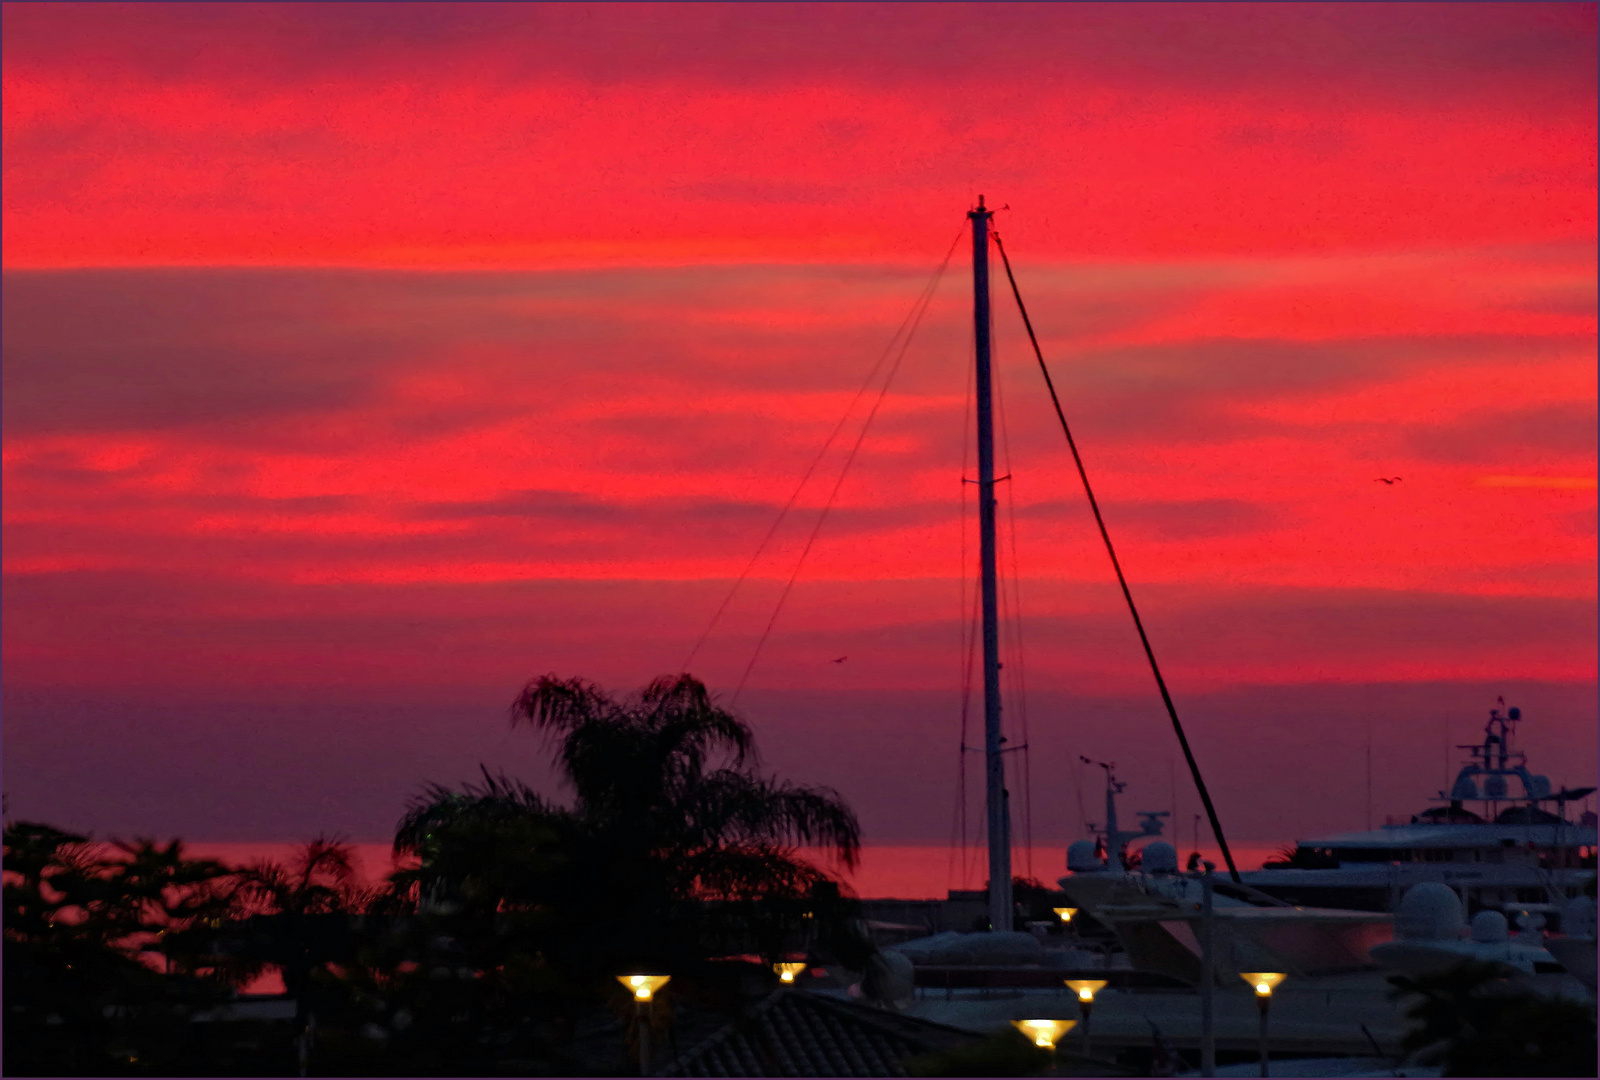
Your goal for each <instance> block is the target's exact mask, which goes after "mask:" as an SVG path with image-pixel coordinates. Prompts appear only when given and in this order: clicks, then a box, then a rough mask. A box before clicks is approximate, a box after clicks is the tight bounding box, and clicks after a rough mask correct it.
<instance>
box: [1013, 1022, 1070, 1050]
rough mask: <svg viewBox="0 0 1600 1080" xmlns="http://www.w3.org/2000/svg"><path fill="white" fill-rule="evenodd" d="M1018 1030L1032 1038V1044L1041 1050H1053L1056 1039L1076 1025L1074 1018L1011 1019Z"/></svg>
mask: <svg viewBox="0 0 1600 1080" xmlns="http://www.w3.org/2000/svg"><path fill="white" fill-rule="evenodd" d="M1011 1023H1012V1026H1014V1027H1015V1028H1016V1029H1017V1030H1018V1031H1020V1032H1022V1033H1023V1034H1024V1035H1026V1036H1027V1037H1028V1038H1030V1039H1032V1040H1033V1045H1035V1046H1037V1047H1039V1048H1040V1049H1043V1050H1054V1049H1055V1048H1056V1040H1057V1039H1059V1038H1061V1036H1063V1035H1065V1034H1066V1033H1067V1032H1069V1031H1071V1030H1072V1029H1073V1028H1074V1027H1075V1026H1077V1023H1078V1022H1077V1021H1076V1020H1013V1021H1011Z"/></svg>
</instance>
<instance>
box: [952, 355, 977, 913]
mask: <svg viewBox="0 0 1600 1080" xmlns="http://www.w3.org/2000/svg"><path fill="white" fill-rule="evenodd" d="M976 348H977V343H976V342H969V343H968V350H967V353H968V356H967V359H968V363H967V368H966V370H967V379H966V386H967V397H966V403H965V404H964V405H963V406H962V410H961V475H960V481H961V484H960V486H961V516H960V523H961V562H960V564H959V571H958V573H957V574H956V582H957V586H956V623H957V625H958V626H959V627H960V638H961V641H960V645H961V651H960V653H959V654H958V657H957V660H958V663H959V664H960V665H961V668H960V670H961V671H962V678H961V742H960V744H959V745H958V746H957V747H956V804H957V805H956V815H957V818H958V820H959V821H960V825H961V842H960V848H959V850H960V852H961V878H960V884H959V887H960V888H963V889H964V888H966V887H967V724H968V717H969V716H970V710H971V704H972V651H971V647H970V646H969V644H968V638H969V636H970V635H971V633H972V620H971V619H969V618H968V617H967V462H968V455H969V454H970V453H971V447H970V446H969V445H968V443H967V436H968V434H969V433H970V431H971V427H972V405H973V385H972V384H973V380H974V379H976V378H977V370H976V367H977V365H976V364H975V363H974V362H973V350H975V349H976ZM954 834H955V823H954V822H952V823H951V837H950V854H949V860H948V863H949V876H950V877H954V876H955V874H954V870H955V861H956V854H955V853H956V851H957V847H956V837H955V835H954Z"/></svg>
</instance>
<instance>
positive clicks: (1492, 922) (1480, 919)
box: [1472, 910, 1511, 945]
mask: <svg viewBox="0 0 1600 1080" xmlns="http://www.w3.org/2000/svg"><path fill="white" fill-rule="evenodd" d="M1510 938H1511V932H1510V930H1509V928H1508V927H1507V926H1506V917H1505V915H1504V914H1503V913H1501V912H1498V911H1488V910H1484V911H1480V912H1478V913H1477V914H1476V915H1474V916H1473V917H1472V940H1473V941H1476V942H1478V943H1479V944H1482V945H1495V944H1499V943H1500V942H1504V941H1509V940H1510Z"/></svg>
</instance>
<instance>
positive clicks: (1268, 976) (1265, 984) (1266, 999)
mask: <svg viewBox="0 0 1600 1080" xmlns="http://www.w3.org/2000/svg"><path fill="white" fill-rule="evenodd" d="M1288 977H1289V976H1287V975H1285V974H1284V973H1283V972H1281V971H1241V972H1239V978H1241V979H1243V980H1244V981H1245V982H1247V983H1249V984H1250V988H1251V989H1252V990H1254V991H1255V992H1256V1008H1257V1009H1258V1010H1260V1012H1261V1075H1262V1076H1266V1075H1267V1008H1268V1007H1269V1006H1270V1005H1271V1004H1272V991H1273V988H1274V987H1276V986H1277V985H1278V984H1279V983H1281V982H1283V980H1285V979H1287V978H1288Z"/></svg>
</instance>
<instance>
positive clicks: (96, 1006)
mask: <svg viewBox="0 0 1600 1080" xmlns="http://www.w3.org/2000/svg"><path fill="white" fill-rule="evenodd" d="M5 878H6V880H5V887H4V895H5V901H4V903H5V950H4V957H5V995H6V1023H7V1028H6V1038H5V1071H6V1072H8V1073H13V1074H15V1073H24V1074H37V1073H40V1072H45V1073H62V1072H67V1073H73V1072H76V1073H90V1074H98V1073H107V1072H112V1071H138V1072H157V1073H160V1072H172V1071H179V1070H180V1068H181V1061H182V1059H183V1057H184V1055H185V1054H186V1053H188V1052H189V1051H190V1050H191V1049H192V1046H191V1043H192V1038H191V1028H190V1024H189V1017H190V1016H191V1015H192V1013H193V1012H194V1011H195V1010H196V1009H200V1008H204V1007H207V1006H211V1005H216V1004H218V1003H219V1002H221V1001H222V1000H224V999H225V998H226V996H227V995H228V994H229V992H230V991H231V988H232V986H233V985H235V984H236V981H237V977H238V974H239V972H238V968H237V965H235V964H234V963H233V962H232V961H231V960H230V959H229V958H228V957H226V956H223V955H220V954H219V952H218V950H217V948H216V944H217V942H216V938H217V927H219V926H221V925H222V924H223V923H224V922H225V921H226V919H227V918H228V917H229V915H230V913H231V912H232V911H233V889H232V878H231V873H230V871H229V870H228V869H227V868H226V867H224V866H222V865H221V864H220V863H215V862H211V861H209V860H194V859H187V858H185V857H184V855H183V849H182V845H181V843H180V842H179V841H176V840H174V841H172V842H170V843H168V844H167V845H165V846H162V845H159V844H156V843H155V842H154V841H151V840H138V841H133V842H122V841H114V842H113V843H112V844H110V845H109V846H108V845H104V844H96V843H93V842H91V841H90V840H89V838H88V837H86V836H82V835H79V834H75V833H69V832H65V831H63V830H60V829H56V828H53V827H51V826H48V825H40V824H36V823H32V822H17V823H13V824H8V825H7V826H6V829H5Z"/></svg>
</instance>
